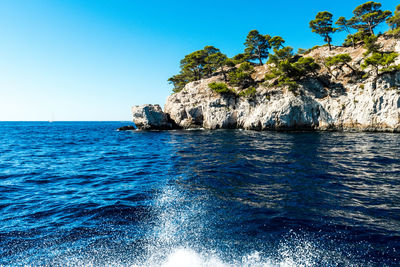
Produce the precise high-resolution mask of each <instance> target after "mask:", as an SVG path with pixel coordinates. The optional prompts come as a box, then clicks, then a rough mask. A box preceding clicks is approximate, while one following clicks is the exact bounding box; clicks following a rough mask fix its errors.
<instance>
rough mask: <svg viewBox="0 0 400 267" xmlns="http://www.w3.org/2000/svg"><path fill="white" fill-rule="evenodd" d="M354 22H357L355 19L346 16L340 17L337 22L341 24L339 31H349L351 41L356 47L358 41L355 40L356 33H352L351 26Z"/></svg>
mask: <svg viewBox="0 0 400 267" xmlns="http://www.w3.org/2000/svg"><path fill="white" fill-rule="evenodd" d="M354 23H355V21H354V20H352V19H350V20H347V19H346V18H345V17H340V18H339V19H338V20H337V21H336V23H335V24H336V25H337V26H339V28H338V29H337V31H346V32H347V33H348V36H349V37H350V38H351V43H352V45H353V47H355V45H356V44H355V43H356V42H355V40H354V35H353V34H351V31H350V28H351V26H352V25H353V24H354Z"/></svg>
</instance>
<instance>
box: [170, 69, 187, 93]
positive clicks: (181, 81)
mask: <svg viewBox="0 0 400 267" xmlns="http://www.w3.org/2000/svg"><path fill="white" fill-rule="evenodd" d="M168 82H169V83H170V84H172V85H173V86H174V88H173V89H172V91H173V92H174V93H177V92H179V91H181V90H182V89H183V88H184V87H185V85H186V84H187V83H188V82H190V80H189V79H188V76H186V75H185V74H183V73H179V74H176V75H174V76H172V77H171V78H169V79H168Z"/></svg>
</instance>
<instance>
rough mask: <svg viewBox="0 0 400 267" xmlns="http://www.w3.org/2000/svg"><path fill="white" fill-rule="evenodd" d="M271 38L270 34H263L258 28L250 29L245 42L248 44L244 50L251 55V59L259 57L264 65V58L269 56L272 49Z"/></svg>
mask: <svg viewBox="0 0 400 267" xmlns="http://www.w3.org/2000/svg"><path fill="white" fill-rule="evenodd" d="M270 40H271V36H269V35H261V34H260V33H259V32H258V31H257V30H252V31H250V32H249V34H248V35H247V38H246V42H245V43H244V45H245V46H246V49H245V50H244V51H245V53H246V54H247V55H248V56H249V60H255V59H258V60H259V61H260V65H262V64H263V61H262V60H263V59H266V58H268V55H269V49H271V45H270V43H269V41H270Z"/></svg>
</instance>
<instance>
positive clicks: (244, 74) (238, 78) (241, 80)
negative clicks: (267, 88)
mask: <svg viewBox="0 0 400 267" xmlns="http://www.w3.org/2000/svg"><path fill="white" fill-rule="evenodd" d="M253 72H254V67H253V65H251V64H250V63H249V62H244V63H242V64H241V65H240V67H239V68H238V69H236V70H234V71H231V72H230V73H229V75H228V76H229V82H230V84H232V85H234V86H239V87H242V88H246V87H248V86H250V85H252V84H253V83H254V80H253V78H252V77H251V74H252V73H253Z"/></svg>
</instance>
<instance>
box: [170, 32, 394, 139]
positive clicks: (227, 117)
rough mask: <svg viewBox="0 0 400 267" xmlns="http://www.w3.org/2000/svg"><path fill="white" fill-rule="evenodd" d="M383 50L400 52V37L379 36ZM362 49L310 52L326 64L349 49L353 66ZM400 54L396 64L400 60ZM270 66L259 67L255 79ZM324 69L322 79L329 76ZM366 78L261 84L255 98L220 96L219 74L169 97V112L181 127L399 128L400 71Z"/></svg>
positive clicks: (345, 73)
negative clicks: (292, 85)
mask: <svg viewBox="0 0 400 267" xmlns="http://www.w3.org/2000/svg"><path fill="white" fill-rule="evenodd" d="M380 42H381V44H382V45H383V49H386V50H388V51H395V52H397V53H400V41H399V40H396V39H390V40H386V39H383V38H381V39H380ZM364 52H365V50H364V49H363V48H362V47H357V48H352V47H350V48H344V47H337V48H335V49H333V50H332V51H328V49H327V48H326V47H321V48H318V49H315V50H313V51H312V52H310V53H309V54H308V55H306V56H312V57H314V58H315V60H316V61H317V62H322V60H324V58H326V57H328V56H334V55H336V54H342V53H348V54H350V55H351V57H352V58H353V61H352V62H351V64H352V65H353V67H358V68H359V65H360V62H362V60H363V56H362V55H363V53H364ZM399 60H400V57H399V59H398V60H397V62H396V64H399V63H400V62H399ZM265 70H266V67H265V66H259V67H256V73H255V77H254V78H255V79H256V80H257V79H260V77H263V75H264V74H265ZM329 71H331V72H332V71H334V70H328V69H326V68H322V69H321V71H320V73H319V74H320V77H328V76H329ZM365 71H366V73H367V74H368V78H363V79H353V78H352V77H350V76H351V75H349V74H350V69H344V71H343V72H342V73H338V75H337V77H330V78H325V80H323V79H321V78H313V77H310V78H308V79H305V80H303V81H302V82H301V83H299V88H298V89H297V90H296V91H294V92H292V91H289V90H287V88H270V87H266V86H264V85H263V84H262V83H259V86H258V87H257V88H256V90H257V92H256V94H255V95H254V96H253V97H250V98H249V97H239V96H237V95H236V94H218V93H215V92H213V91H212V90H211V89H209V87H208V84H209V83H211V82H222V81H223V78H222V77H220V76H218V75H216V76H214V77H211V78H209V79H203V80H200V81H196V82H191V83H189V84H187V85H186V87H185V88H184V89H183V90H182V91H180V92H178V93H175V94H172V95H170V96H169V97H168V99H167V101H166V104H165V113H166V114H168V115H169V116H170V118H171V119H172V120H173V121H174V122H175V123H176V124H177V125H179V126H180V127H182V128H206V129H219V128H242V129H251V130H344V131H388V132H400V72H399V71H397V72H391V73H386V74H383V75H379V76H377V75H376V74H375V72H374V71H373V70H372V69H366V70H365Z"/></svg>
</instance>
